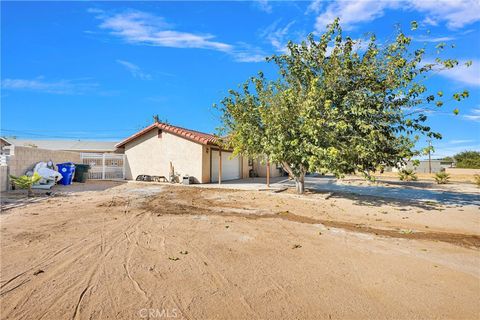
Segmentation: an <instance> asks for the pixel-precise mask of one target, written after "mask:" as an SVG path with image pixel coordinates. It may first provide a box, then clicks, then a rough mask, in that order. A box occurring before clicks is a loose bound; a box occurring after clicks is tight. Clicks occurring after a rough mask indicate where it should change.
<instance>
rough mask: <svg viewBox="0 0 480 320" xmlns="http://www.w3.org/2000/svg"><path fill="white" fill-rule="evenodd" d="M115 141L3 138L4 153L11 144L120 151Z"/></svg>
mask: <svg viewBox="0 0 480 320" xmlns="http://www.w3.org/2000/svg"><path fill="white" fill-rule="evenodd" d="M115 144H116V142H113V141H89V140H35V139H16V138H11V137H6V138H5V137H2V138H1V147H2V153H7V154H8V152H7V151H6V150H8V149H9V148H11V146H14V147H15V146H18V147H31V148H38V149H47V150H59V151H72V152H81V153H118V152H121V150H118V149H117V148H116V147H115Z"/></svg>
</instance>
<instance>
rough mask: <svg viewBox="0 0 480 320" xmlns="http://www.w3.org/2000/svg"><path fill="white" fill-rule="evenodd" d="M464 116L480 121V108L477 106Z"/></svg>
mask: <svg viewBox="0 0 480 320" xmlns="http://www.w3.org/2000/svg"><path fill="white" fill-rule="evenodd" d="M463 117H464V118H465V119H467V120H471V121H475V122H480V108H475V109H473V110H471V112H470V114H465V115H463Z"/></svg>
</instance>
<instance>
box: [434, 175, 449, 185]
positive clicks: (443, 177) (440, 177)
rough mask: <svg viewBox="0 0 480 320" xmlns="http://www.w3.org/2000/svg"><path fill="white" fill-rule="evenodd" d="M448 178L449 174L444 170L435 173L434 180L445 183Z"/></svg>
mask: <svg viewBox="0 0 480 320" xmlns="http://www.w3.org/2000/svg"><path fill="white" fill-rule="evenodd" d="M448 180H450V175H449V174H448V173H446V172H438V173H436V174H435V181H437V183H438V184H446V183H448Z"/></svg>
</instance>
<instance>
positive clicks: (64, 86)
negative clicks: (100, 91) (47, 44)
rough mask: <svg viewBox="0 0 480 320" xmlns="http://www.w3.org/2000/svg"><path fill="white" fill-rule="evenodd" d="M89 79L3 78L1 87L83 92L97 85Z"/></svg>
mask: <svg viewBox="0 0 480 320" xmlns="http://www.w3.org/2000/svg"><path fill="white" fill-rule="evenodd" d="M87 80H89V79H72V80H65V79H62V80H57V81H46V80H44V79H43V77H38V78H35V79H10V78H7V79H3V80H2V88H3V89H5V90H25V91H35V92H44V93H52V94H84V93H86V92H89V91H92V90H94V89H96V88H97V87H98V84H97V83H92V82H89V81H87Z"/></svg>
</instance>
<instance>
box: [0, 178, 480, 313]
mask: <svg viewBox="0 0 480 320" xmlns="http://www.w3.org/2000/svg"><path fill="white" fill-rule="evenodd" d="M85 189H93V190H94V191H83V190H85ZM66 190H68V192H63V193H61V194H58V195H57V196H53V197H49V198H45V199H43V200H41V201H38V202H32V203H28V204H27V205H24V206H19V207H16V208H12V209H10V210H7V211H5V212H3V213H2V215H0V222H1V277H0V298H1V307H0V311H1V318H2V319H162V318H178V319H478V318H479V317H480V252H479V248H480V228H479V227H480V219H479V209H478V208H477V207H474V206H446V205H441V204H438V203H416V202H399V201H393V200H390V201H389V200H386V199H380V198H374V197H370V198H368V197H358V196H353V195H336V194H334V195H333V196H330V197H329V198H328V199H325V197H326V195H325V194H323V193H309V194H307V195H304V196H298V195H295V194H292V193H290V192H289V191H286V192H282V193H272V192H268V191H263V192H259V191H238V190H229V189H208V188H197V187H182V186H171V185H166V184H165V185H157V184H145V183H128V184H114V183H89V184H87V185H76V186H73V187H72V188H69V189H66Z"/></svg>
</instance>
